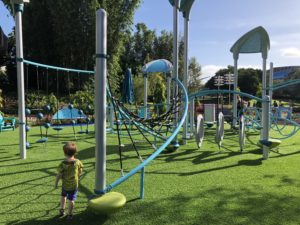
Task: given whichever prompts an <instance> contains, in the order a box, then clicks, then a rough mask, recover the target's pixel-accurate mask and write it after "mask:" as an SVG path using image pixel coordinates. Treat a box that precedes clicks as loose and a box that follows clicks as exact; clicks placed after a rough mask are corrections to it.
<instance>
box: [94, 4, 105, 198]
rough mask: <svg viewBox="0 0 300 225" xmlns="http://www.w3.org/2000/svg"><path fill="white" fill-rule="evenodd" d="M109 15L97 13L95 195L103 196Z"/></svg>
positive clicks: (101, 11) (100, 11) (100, 10)
mask: <svg viewBox="0 0 300 225" xmlns="http://www.w3.org/2000/svg"><path fill="white" fill-rule="evenodd" d="M106 38H107V15H106V11H105V10H104V9H98V10H97V12H96V73H95V116H96V119H95V128H96V130H95V137H96V147H95V151H96V166H95V170H96V177H95V178H96V179H95V193H96V194H103V191H104V189H105V187H106V107H103V106H106V73H107V70H106V64H107V62H106V52H107V40H106Z"/></svg>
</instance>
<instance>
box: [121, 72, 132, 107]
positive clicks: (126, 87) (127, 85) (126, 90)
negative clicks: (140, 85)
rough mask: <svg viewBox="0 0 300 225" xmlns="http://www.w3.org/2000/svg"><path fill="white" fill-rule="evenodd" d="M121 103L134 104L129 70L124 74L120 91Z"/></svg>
mask: <svg viewBox="0 0 300 225" xmlns="http://www.w3.org/2000/svg"><path fill="white" fill-rule="evenodd" d="M122 101H123V102H124V103H129V104H133V102H134V94H133V83H132V79H131V69H127V70H126V73H125V78H124V81H123V89H122Z"/></svg>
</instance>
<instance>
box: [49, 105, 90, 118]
mask: <svg viewBox="0 0 300 225" xmlns="http://www.w3.org/2000/svg"><path fill="white" fill-rule="evenodd" d="M78 111H79V110H78V109H76V108H73V109H69V108H68V107H65V108H62V109H60V110H58V111H57V112H56V113H55V114H54V115H53V116H52V119H53V120H69V119H85V118H87V116H86V115H85V114H83V113H82V114H81V115H80V114H79V113H78Z"/></svg>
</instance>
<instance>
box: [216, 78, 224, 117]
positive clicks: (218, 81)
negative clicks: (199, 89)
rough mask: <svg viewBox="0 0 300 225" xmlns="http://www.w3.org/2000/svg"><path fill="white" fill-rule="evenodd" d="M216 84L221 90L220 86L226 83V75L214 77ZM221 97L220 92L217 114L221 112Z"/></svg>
mask: <svg viewBox="0 0 300 225" xmlns="http://www.w3.org/2000/svg"><path fill="white" fill-rule="evenodd" d="M214 85H215V86H217V87H218V91H219V90H220V86H223V85H224V77H223V76H220V75H218V76H215V78H214ZM219 97H220V94H219V93H218V105H217V114H219Z"/></svg>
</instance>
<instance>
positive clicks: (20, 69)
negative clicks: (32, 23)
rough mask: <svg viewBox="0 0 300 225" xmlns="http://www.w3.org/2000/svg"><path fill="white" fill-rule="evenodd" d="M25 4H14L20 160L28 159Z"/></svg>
mask: <svg viewBox="0 0 300 225" xmlns="http://www.w3.org/2000/svg"><path fill="white" fill-rule="evenodd" d="M23 9H24V5H23V4H14V10H15V13H16V14H15V22H16V47H17V51H16V56H17V59H19V60H17V77H18V114H19V125H20V126H19V147H20V158H21V159H26V131H25V90H24V64H23V34H22V12H23Z"/></svg>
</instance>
